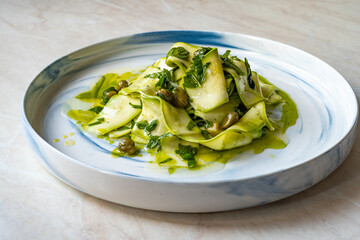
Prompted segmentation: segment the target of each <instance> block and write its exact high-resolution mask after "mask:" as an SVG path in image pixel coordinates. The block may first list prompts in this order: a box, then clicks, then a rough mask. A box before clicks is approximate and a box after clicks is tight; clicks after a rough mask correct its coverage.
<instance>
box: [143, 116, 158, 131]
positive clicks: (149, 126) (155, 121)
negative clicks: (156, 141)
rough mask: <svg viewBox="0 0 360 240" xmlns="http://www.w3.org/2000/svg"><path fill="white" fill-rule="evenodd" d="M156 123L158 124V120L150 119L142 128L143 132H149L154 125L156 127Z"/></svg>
mask: <svg viewBox="0 0 360 240" xmlns="http://www.w3.org/2000/svg"><path fill="white" fill-rule="evenodd" d="M157 125H158V120H156V119H155V120H152V121H151V123H149V124H148V125H147V126H146V127H145V128H144V130H145V132H146V133H147V134H150V133H151V131H153V130H154V129H155V128H156V127H157Z"/></svg>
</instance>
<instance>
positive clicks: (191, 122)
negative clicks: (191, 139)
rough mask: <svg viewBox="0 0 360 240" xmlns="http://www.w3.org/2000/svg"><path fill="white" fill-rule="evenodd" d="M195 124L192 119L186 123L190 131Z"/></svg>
mask: <svg viewBox="0 0 360 240" xmlns="http://www.w3.org/2000/svg"><path fill="white" fill-rule="evenodd" d="M195 126H196V123H195V122H194V121H190V122H189V124H188V125H187V129H188V130H189V131H191V130H192V129H193V128H194V127H195Z"/></svg>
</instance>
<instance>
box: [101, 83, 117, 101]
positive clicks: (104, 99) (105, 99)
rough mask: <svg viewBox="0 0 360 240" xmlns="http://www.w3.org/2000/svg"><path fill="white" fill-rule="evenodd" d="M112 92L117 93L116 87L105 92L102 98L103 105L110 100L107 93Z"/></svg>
mask: <svg viewBox="0 0 360 240" xmlns="http://www.w3.org/2000/svg"><path fill="white" fill-rule="evenodd" d="M110 91H116V89H115V88H114V87H109V88H108V89H106V90H105V91H104V92H103V97H102V104H104V105H105V104H106V103H107V102H108V101H109V99H108V98H107V97H106V93H108V92H110Z"/></svg>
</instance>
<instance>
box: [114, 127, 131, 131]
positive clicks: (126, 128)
mask: <svg viewBox="0 0 360 240" xmlns="http://www.w3.org/2000/svg"><path fill="white" fill-rule="evenodd" d="M129 129H131V128H130V127H127V126H122V127H119V128H118V129H117V130H118V131H123V130H129Z"/></svg>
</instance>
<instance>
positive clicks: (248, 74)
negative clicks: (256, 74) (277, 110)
mask: <svg viewBox="0 0 360 240" xmlns="http://www.w3.org/2000/svg"><path fill="white" fill-rule="evenodd" d="M245 66H246V71H247V80H248V83H249V86H250V87H251V88H252V89H254V88H255V83H254V81H253V80H252V78H251V75H252V74H251V68H250V64H249V62H248V60H247V59H246V58H245Z"/></svg>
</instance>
